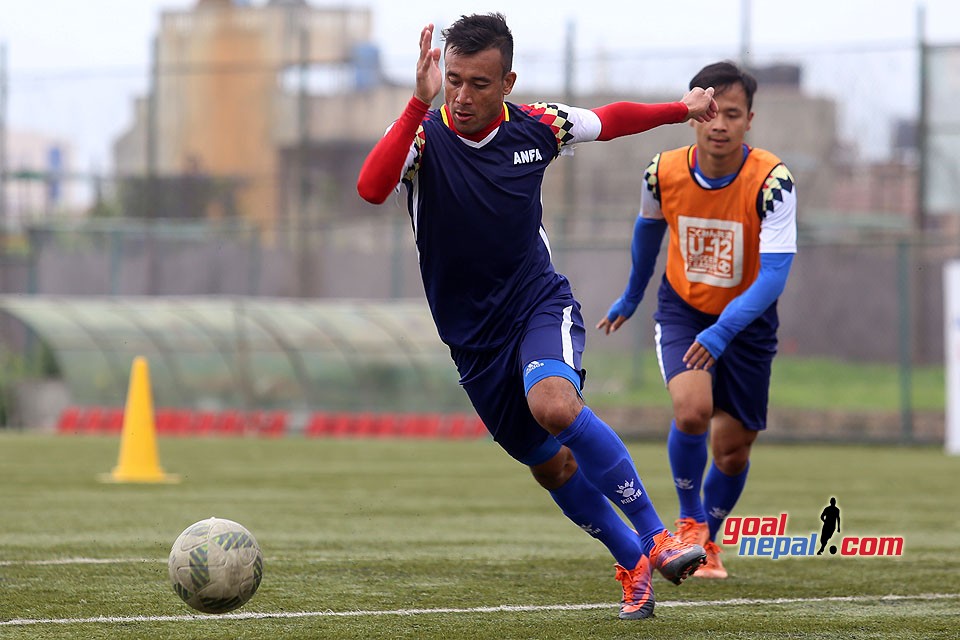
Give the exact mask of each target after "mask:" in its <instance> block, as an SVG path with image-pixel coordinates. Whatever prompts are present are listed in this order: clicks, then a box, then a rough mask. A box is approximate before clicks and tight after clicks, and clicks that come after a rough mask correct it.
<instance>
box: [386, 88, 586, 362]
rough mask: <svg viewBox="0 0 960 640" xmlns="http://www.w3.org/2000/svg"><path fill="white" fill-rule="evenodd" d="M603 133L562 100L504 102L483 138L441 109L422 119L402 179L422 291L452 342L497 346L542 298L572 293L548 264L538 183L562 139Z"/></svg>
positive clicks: (475, 346)
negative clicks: (474, 137)
mask: <svg viewBox="0 0 960 640" xmlns="http://www.w3.org/2000/svg"><path fill="white" fill-rule="evenodd" d="M591 116H592V117H591ZM598 132H599V120H596V116H595V115H594V114H593V113H592V112H589V111H587V110H585V109H577V108H571V107H566V106H564V105H556V104H544V103H538V104H534V105H522V106H518V105H514V104H511V103H504V118H503V122H502V123H501V124H500V126H499V127H498V128H497V129H495V130H494V131H493V132H491V134H490V135H489V136H488V137H487V138H485V139H484V140H483V141H481V142H472V141H470V140H466V139H465V138H462V137H460V136H458V135H457V133H456V132H455V131H453V130H452V129H451V128H450V127H449V126H448V125H447V124H446V122H445V121H444V113H443V111H442V109H438V110H433V111H430V112H428V113H427V115H426V116H425V117H424V119H423V122H422V124H421V127H420V129H419V130H418V132H417V136H416V138H415V140H414V143H413V145H412V147H411V152H410V156H409V157H408V163H407V166H406V169H405V174H404V176H403V182H404V184H406V186H407V205H408V208H409V211H410V216H411V220H412V223H413V230H414V235H415V237H416V244H417V250H418V252H419V257H420V273H421V277H422V278H423V286H424V291H425V293H426V297H427V302H428V303H429V305H430V310H431V312H432V314H433V318H434V321H435V322H436V325H437V330H438V332H439V334H440V338H441V339H442V340H443V341H444V342H445V343H446V344H448V345H450V346H452V347H456V348H460V349H488V348H494V347H496V346H498V345H499V344H501V343H502V342H504V341H505V340H506V339H507V337H508V336H509V335H510V333H511V330H512V329H513V328H514V327H516V326H518V325H521V326H522V325H523V323H524V322H525V321H526V319H527V316H528V315H529V313H530V312H531V310H532V309H533V308H534V307H535V306H536V305H537V304H538V303H540V302H541V301H543V300H544V299H546V298H548V297H551V296H555V295H563V294H565V295H570V296H572V294H571V290H570V285H569V283H568V282H567V280H566V278H564V277H563V276H562V275H560V274H558V273H557V272H556V271H555V270H554V267H553V264H552V262H551V256H550V247H549V242H548V239H547V235H546V232H545V231H544V228H543V225H542V222H543V209H542V204H541V185H542V182H543V173H544V171H545V170H546V168H547V165H549V164H550V162H551V161H552V160H553V159H554V158H556V157H558V156H559V155H560V152H561V150H562V149H563V147H564V146H565V145H567V144H571V143H574V142H579V141H585V140H591V139H596V135H597V133H598Z"/></svg>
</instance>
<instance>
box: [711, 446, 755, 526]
mask: <svg viewBox="0 0 960 640" xmlns="http://www.w3.org/2000/svg"><path fill="white" fill-rule="evenodd" d="M749 471H750V463H749V462H747V468H746V469H744V470H743V471H741V472H740V473H738V474H737V475H735V476H728V475H727V474H725V473H724V472H722V471H720V469H717V465H715V464H711V465H710V470H709V471H707V479H706V480H704V481H703V506H704V508H705V509H706V511H707V524H708V525H709V526H710V539H711V540H713V539H714V538H715V537H716V535H717V531H719V530H720V525H722V524H723V520H724V518H726V517H727V516H728V515H729V514H730V512H731V511H733V507H734V506H735V505H736V504H737V500H739V499H740V494H741V493H743V487H744V485H746V484H747V472H749Z"/></svg>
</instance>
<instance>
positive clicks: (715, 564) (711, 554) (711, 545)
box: [695, 540, 727, 580]
mask: <svg viewBox="0 0 960 640" xmlns="http://www.w3.org/2000/svg"><path fill="white" fill-rule="evenodd" d="M704 551H706V552H707V562H706V564H704V565H703V566H702V567H700V570H699V571H697V573H696V574H695V575H696V576H697V577H698V578H714V579H716V580H723V579H724V578H726V577H727V570H726V569H724V568H723V563H722V562H720V546H719V545H718V544H717V543H716V542H714V541H713V540H710V541H708V542H707V544H705V545H704Z"/></svg>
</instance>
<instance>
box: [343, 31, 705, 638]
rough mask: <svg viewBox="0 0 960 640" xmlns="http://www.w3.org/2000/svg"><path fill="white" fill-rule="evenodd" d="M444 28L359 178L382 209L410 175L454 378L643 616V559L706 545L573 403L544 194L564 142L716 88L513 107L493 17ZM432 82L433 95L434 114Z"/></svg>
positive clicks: (363, 191)
mask: <svg viewBox="0 0 960 640" xmlns="http://www.w3.org/2000/svg"><path fill="white" fill-rule="evenodd" d="M442 35H443V36H444V38H445V40H446V44H445V47H444V63H445V72H444V73H441V71H440V68H439V64H438V63H439V60H440V49H439V48H432V39H433V25H427V26H426V27H424V29H423V30H422V32H421V34H420V57H419V60H418V62H417V72H416V89H415V91H414V95H413V97H412V98H411V99H410V101H409V103H408V104H407V106H406V108H405V109H404V111H403V113H402V114H401V115H400V118H399V119H398V120H397V121H396V122H395V123H394V124H393V125H392V126H391V127H390V128H389V129H388V131H387V133H386V134H385V135H384V137H383V138H382V139H381V140H380V141H379V142H377V144H376V146H375V147H374V148H373V150H372V151H371V152H370V154H369V156H368V157H367V159H366V160H365V162H364V165H363V168H362V169H361V171H360V176H359V178H358V181H357V189H358V191H359V193H360V195H361V196H362V197H363V198H364V199H365V200H367V201H369V202H373V203H378V204H379V203H382V202H383V201H384V200H385V199H386V198H387V196H388V195H389V194H390V193H391V191H393V190H394V189H395V188H396V187H397V185H398V183H400V182H402V183H403V184H404V185H406V187H407V206H408V209H409V213H410V217H411V221H412V225H413V233H414V237H415V240H416V245H417V250H418V252H419V259H420V273H421V276H422V279H423V286H424V291H425V293H426V297H427V302H428V304H429V306H430V310H431V312H432V314H433V318H434V320H435V322H436V325H437V330H438V332H439V334H440V338H441V339H442V340H443V341H444V342H445V343H446V344H447V345H448V346H449V347H450V353H451V356H452V358H453V360H454V362H455V364H456V366H457V370H458V372H459V373H460V383H461V385H462V386H463V387H464V389H465V391H466V393H467V395H468V396H469V398H470V400H471V402H472V404H473V406H474V407H475V408H476V411H477V413H478V414H479V416H480V417H481V418H482V420H483V422H484V424H485V425H486V426H487V428H488V429H489V430H490V433H491V434H492V436H493V439H494V440H495V441H496V442H497V443H498V444H499V445H500V446H501V447H502V448H503V449H504V450H505V451H506V452H507V453H508V454H510V455H511V456H512V457H513V458H515V459H516V460H518V461H519V462H521V463H522V464H525V465H527V466H528V467H529V468H530V470H531V472H532V474H533V477H534V479H535V480H536V481H537V482H538V483H540V485H542V486H543V487H544V488H545V489H547V490H548V491H549V492H550V495H551V496H552V497H553V499H554V500H555V501H556V503H557V505H558V506H559V507H560V509H561V510H562V511H563V513H564V514H565V515H566V516H567V517H568V518H570V519H571V520H572V521H573V522H574V523H575V524H577V525H578V526H579V527H580V528H582V529H583V530H584V531H586V532H587V533H588V534H590V535H591V536H593V537H595V538H597V539H598V540H600V541H601V542H602V543H603V544H604V545H606V547H607V548H608V549H609V550H610V552H611V554H612V555H613V556H614V558H615V559H616V561H617V565H616V575H617V579H618V580H619V581H620V583H621V585H622V587H623V599H622V601H621V604H620V614H619V615H620V617H621V618H625V619H634V618H646V617H650V616H651V615H652V614H653V608H654V595H653V589H652V572H651V570H652V569H653V568H655V569H657V570H658V571H659V572H660V573H661V574H662V575H663V576H664V577H666V578H667V579H668V580H670V581H672V582H674V583H676V584H680V582H682V581H683V580H684V579H685V578H686V577H687V576H688V575H690V574H691V573H692V572H693V571H695V570H696V569H697V567H699V566H700V564H701V563H702V562H703V560H704V558H705V554H704V551H703V549H702V547H700V546H697V545H689V544H686V543H683V542H681V541H680V540H679V539H678V538H676V537H674V536H673V535H672V534H671V533H670V532H669V531H668V530H667V529H666V528H664V526H663V522H662V521H661V519H660V517H659V515H658V514H657V512H656V510H655V509H654V506H653V504H652V503H651V501H650V497H649V496H648V495H647V493H646V491H645V489H644V487H643V485H642V483H641V481H640V476H639V474H638V472H637V469H636V467H635V466H634V463H633V460H632V459H631V457H630V454H629V453H628V451H627V448H626V447H625V446H624V444H623V442H622V441H621V440H620V438H619V437H618V436H617V434H616V433H615V432H614V431H613V430H612V429H611V428H610V427H609V426H608V425H607V424H605V423H604V422H603V421H602V420H600V418H598V417H597V416H596V415H595V414H594V413H593V412H592V411H590V409H589V408H587V407H586V406H585V405H584V402H583V399H582V397H581V395H580V392H581V389H582V386H583V378H584V372H583V369H582V368H581V366H580V363H581V355H582V353H583V348H584V339H585V335H586V331H585V328H584V323H583V318H582V316H581V315H580V304H579V303H578V302H577V301H576V300H575V299H574V297H573V294H572V291H571V287H570V283H569V282H568V281H567V279H566V278H565V277H564V276H562V275H560V274H558V273H557V272H556V271H555V270H554V267H553V265H552V263H551V257H550V247H549V244H548V242H547V236H546V233H545V231H544V229H543V227H542V214H543V212H542V208H541V193H540V191H541V184H542V181H543V174H544V171H545V170H546V168H547V165H549V164H550V162H551V161H552V160H554V159H555V158H557V157H559V156H560V155H561V154H562V152H564V151H565V150H567V149H569V147H570V145H573V144H575V143H579V142H589V141H593V140H610V139H613V138H617V137H619V136H624V135H629V134H635V133H640V132H642V131H645V130H647V129H650V128H652V127H654V126H658V125H661V124H667V123H678V122H683V121H686V120H688V119H698V120H708V119H710V118H712V117H713V116H714V115H715V112H716V103H715V102H714V100H713V97H712V95H713V90H712V89H711V88H706V89H703V88H696V89H693V90H691V91H690V92H689V93H687V94H686V95H685V96H684V97H683V99H682V101H680V102H675V103H668V104H658V105H646V104H639V103H626V102H624V103H615V104H610V105H606V106H604V107H600V108H597V109H593V110H590V109H583V108H576V107H569V106H566V105H562V104H555V103H535V104H526V105H518V104H512V103H509V102H505V101H504V98H505V97H506V96H507V95H508V94H509V93H510V92H511V91H512V90H513V87H514V82H515V81H516V78H517V75H516V73H515V72H514V71H512V64H513V36H512V34H511V32H510V29H509V28H508V26H507V24H506V21H505V19H504V17H503V15H501V14H499V13H495V14H485V15H470V16H462V17H461V18H460V19H459V20H457V21H456V22H455V23H454V24H452V25H451V26H450V27H449V28H448V29H445V30H444V31H443V34H442ZM441 88H442V89H443V100H444V103H443V105H442V106H441V107H440V108H439V109H433V110H431V109H430V104H431V103H432V101H433V100H434V98H435V97H436V96H437V95H439V93H440V90H441ZM611 501H612V502H613V503H614V504H615V505H616V506H617V507H619V509H620V510H621V511H622V512H623V513H624V514H625V515H626V516H627V518H628V519H629V521H630V525H632V528H631V526H630V525H628V524H626V523H624V521H623V520H622V519H621V518H620V516H619V514H618V513H617V512H616V511H615V510H614V508H613V507H612V505H611Z"/></svg>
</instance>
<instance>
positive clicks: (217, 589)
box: [167, 518, 263, 613]
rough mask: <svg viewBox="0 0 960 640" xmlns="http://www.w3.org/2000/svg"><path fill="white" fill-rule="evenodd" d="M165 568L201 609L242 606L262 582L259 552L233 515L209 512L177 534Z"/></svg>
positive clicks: (176, 588) (213, 610)
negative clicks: (230, 517)
mask: <svg viewBox="0 0 960 640" xmlns="http://www.w3.org/2000/svg"><path fill="white" fill-rule="evenodd" d="M167 570H168V571H169V573H170V581H171V582H172V583H173V590H174V591H175V592H176V593H177V595H178V596H180V598H181V599H182V600H183V601H184V602H186V603H187V604H188V605H190V606H191V607H193V608H194V609H196V610H197V611H202V612H203V613H226V612H227V611H233V610H234V609H236V608H237V607H241V606H243V605H244V604H245V603H246V602H247V601H248V600H249V599H250V598H252V597H253V594H254V593H256V592H257V587H259V586H260V580H261V578H262V577H263V555H262V554H261V553H260V545H258V544H257V539H256V538H254V537H253V534H252V533H250V532H249V531H247V530H246V529H245V528H244V527H243V526H242V525H240V524H238V523H236V522H234V521H233V520H225V519H223V518H209V519H207V520H201V521H200V522H196V523H194V524H192V525H190V526H189V527H187V528H186V529H184V530H183V533H181V534H180V537H178V538H177V541H176V542H174V543H173V549H171V550H170V558H169V560H167Z"/></svg>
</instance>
